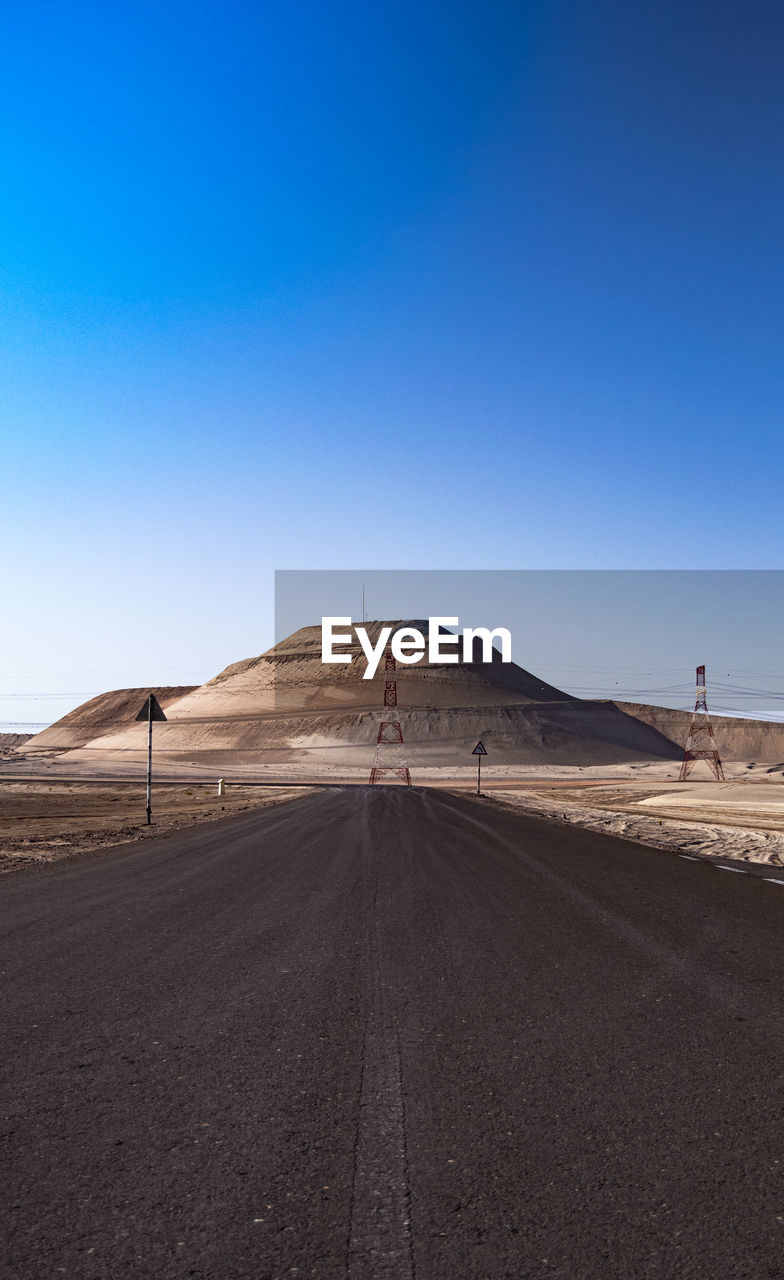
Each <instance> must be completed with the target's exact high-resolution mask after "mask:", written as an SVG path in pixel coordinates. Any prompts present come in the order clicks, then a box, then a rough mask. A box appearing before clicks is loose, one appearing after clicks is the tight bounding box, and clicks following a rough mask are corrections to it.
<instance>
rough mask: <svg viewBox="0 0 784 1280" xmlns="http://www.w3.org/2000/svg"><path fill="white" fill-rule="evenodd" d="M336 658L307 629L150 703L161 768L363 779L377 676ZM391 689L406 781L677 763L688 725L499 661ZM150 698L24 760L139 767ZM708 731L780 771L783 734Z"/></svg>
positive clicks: (117, 707)
mask: <svg viewBox="0 0 784 1280" xmlns="http://www.w3.org/2000/svg"><path fill="white" fill-rule="evenodd" d="M365 626H366V628H367V631H368V634H369V637H370V639H371V641H373V642H375V641H376V640H377V639H378V635H379V631H380V628H381V627H382V626H392V627H393V629H397V628H398V627H401V626H415V627H417V628H418V629H419V630H420V631H422V632H423V633H424V634H427V623H426V622H425V621H422V620H414V621H411V622H405V621H401V620H396V621H393V622H386V623H382V622H380V621H377V622H369V623H366V624H365ZM341 649H342V650H344V651H348V652H350V653H351V654H352V655H353V657H354V659H355V660H354V661H353V662H351V663H349V664H340V665H325V664H323V663H322V661H321V628H320V627H303V628H302V629H301V630H299V631H296V632H294V633H293V634H292V635H290V636H288V637H286V638H285V639H284V640H282V641H280V642H279V643H277V644H276V645H274V646H273V647H272V648H271V649H269V650H268V651H267V652H266V653H262V654H260V655H258V656H257V657H254V658H248V659H245V660H244V661H241V662H236V663H232V664H231V665H230V666H228V667H226V669H225V670H224V671H222V672H220V673H219V674H218V675H217V676H215V677H214V678H213V679H212V680H208V681H207V682H206V684H203V685H201V686H199V687H198V688H190V687H185V686H183V687H179V688H167V689H163V690H156V691H155V692H156V693H157V696H158V698H159V700H160V701H161V704H162V705H163V706H164V708H165V710H166V714H167V721H166V723H162V724H159V725H156V728H155V754H156V758H157V759H158V760H159V761H160V762H161V763H166V762H168V763H171V764H172V765H173V766H177V765H184V764H188V765H191V764H203V765H209V766H211V767H212V766H214V767H215V768H217V769H221V770H228V769H251V770H253V769H257V768H258V769H264V770H265V771H268V770H270V769H273V770H274V769H278V768H281V769H283V770H285V771H286V772H287V773H288V772H290V771H291V770H292V769H296V770H297V771H300V770H304V771H307V770H308V769H313V770H316V771H318V772H322V771H327V772H332V773H338V774H339V773H340V772H341V770H349V771H354V770H363V769H365V768H369V765H370V762H371V760H372V756H373V749H374V745H375V741H376V736H377V733H378V726H379V723H380V720H381V719H382V715H384V681H385V678H386V677H385V671H384V663H383V662H382V663H381V664H380V666H379V670H378V672H377V673H376V675H375V676H374V678H373V679H372V680H364V679H363V678H362V675H363V672H364V670H365V663H364V655H362V652H361V648H360V646H359V643H358V642H357V643H355V644H353V645H346V646H341ZM360 659H361V661H360ZM395 678H396V682H397V700H398V705H397V717H398V718H399V719H400V721H401V724H402V725H403V732H404V735H405V740H406V747H407V753H408V758H409V763H410V765H411V766H412V768H414V769H415V768H416V767H417V766H420V767H427V766H441V767H443V766H451V765H455V764H464V763H465V762H466V760H470V752H471V749H472V747H473V745H474V743H475V742H476V740H477V738H480V737H481V738H482V739H483V741H484V742H485V746H486V747H487V749H488V751H490V752H491V754H492V757H493V760H494V762H496V763H498V764H506V765H527V764H531V765H533V764H564V765H566V764H569V765H611V764H619V763H624V762H627V761H639V760H657V759H658V760H673V761H675V760H677V759H679V758H680V757H681V755H682V752H683V743H684V741H685V734H686V730H687V728H688V723H689V713H688V712H678V711H667V710H665V709H663V708H657V707H645V706H640V705H637V704H624V703H614V702H611V701H591V700H584V699H580V698H576V697H574V696H573V695H570V694H568V693H566V692H564V691H563V690H560V689H557V688H555V687H554V686H553V685H550V684H548V683H547V682H546V681H543V680H541V679H539V677H537V676H536V675H533V674H532V673H531V672H529V671H526V670H525V669H524V668H522V667H520V666H518V665H517V664H515V663H504V662H502V661H501V659H500V655H499V654H495V655H494V658H493V661H492V662H490V663H482V662H479V661H475V662H463V661H462V659H461V660H460V661H459V662H458V663H457V664H454V665H448V666H444V665H441V664H430V663H429V662H428V661H427V658H426V656H425V657H424V658H423V659H422V660H421V661H420V662H419V663H417V664H416V665H411V666H402V665H400V664H398V667H397V670H396V672H395ZM149 692H150V690H119V691H115V692H114V693H111V694H104V695H102V696H101V697H100V698H97V699H92V700H91V701H90V702H89V703H86V704H85V705H84V706H83V707H80V708H78V709H77V710H76V711H74V712H71V713H70V715H68V716H65V717H63V719H62V720H61V721H58V723H57V724H56V725H52V726H51V728H50V729H47V730H45V731H44V733H42V734H38V735H37V736H36V737H35V738H32V739H31V740H30V741H29V742H28V743H26V744H24V745H23V746H22V747H21V748H20V751H21V752H22V753H24V754H32V753H36V752H40V751H52V750H58V751H61V752H63V751H65V752H67V753H68V754H67V758H68V759H69V760H70V761H72V762H74V763H77V762H82V763H84V762H86V761H88V760H89V761H90V762H91V763H93V764H94V763H97V762H99V761H100V762H102V763H107V764H108V763H110V762H112V761H113V762H115V763H121V762H125V761H132V760H135V759H136V758H137V757H138V758H141V757H142V755H143V753H144V750H145V743H146V738H145V734H146V728H145V726H144V725H143V724H137V723H135V721H134V717H135V715H136V712H137V711H138V708H139V707H140V706H141V704H142V703H143V701H144V699H145V698H146V696H147V694H148V693H149ZM386 718H389V715H388V713H387V714H386ZM714 725H715V728H716V732H717V735H718V736H719V749H720V750H721V751H722V754H723V755H724V756H725V757H726V758H727V759H733V758H734V759H750V758H754V759H758V760H775V761H779V760H782V759H784V725H776V724H768V723H767V722H760V721H749V720H731V721H730V720H725V719H724V718H722V717H715V718H714ZM751 746H753V747H754V748H755V749H754V750H748V748H749V747H751Z"/></svg>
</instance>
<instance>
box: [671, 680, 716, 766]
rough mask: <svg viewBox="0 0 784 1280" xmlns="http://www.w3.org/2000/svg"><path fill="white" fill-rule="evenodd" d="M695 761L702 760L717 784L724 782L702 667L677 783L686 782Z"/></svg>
mask: <svg viewBox="0 0 784 1280" xmlns="http://www.w3.org/2000/svg"><path fill="white" fill-rule="evenodd" d="M697 760H704V761H705V763H706V764H707V766H708V768H709V769H710V771H711V773H712V774H713V776H714V778H715V779H716V780H717V782H724V770H723V769H722V767H721V758H720V756H719V749H718V747H717V746H716V739H715V738H714V736H713V725H712V724H711V719H710V716H709V715H708V701H707V696H706V686H705V667H704V666H701V667H698V668H697V701H696V703H695V704H694V711H693V712H692V717H691V723H690V725H689V733H688V737H687V738H686V750H685V751H684V753H683V764H682V765H681V771H680V774H679V776H678V781H679V782H685V781H686V779H687V778H688V776H689V774H690V773H691V771H692V769H693V768H694V765H695V763H696V761H697Z"/></svg>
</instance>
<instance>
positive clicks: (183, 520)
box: [0, 0, 784, 721]
mask: <svg viewBox="0 0 784 1280" xmlns="http://www.w3.org/2000/svg"><path fill="white" fill-rule="evenodd" d="M4 25H5V29H4V41H3V52H2V55H0V56H1V58H2V64H3V65H2V75H0V100H2V112H3V118H4V121H5V129H4V159H3V165H2V173H3V199H2V201H0V243H1V244H2V246H3V249H2V259H1V261H0V325H1V326H2V335H3V336H2V343H1V344H0V359H1V361H2V365H1V371H2V386H3V410H2V422H3V437H4V444H3V458H4V462H5V466H4V468H3V470H4V476H5V481H4V485H3V509H4V516H5V528H6V534H7V537H8V538H10V540H11V543H12V546H13V554H12V555H11V556H10V557H6V566H5V569H6V584H5V588H4V599H5V603H6V610H7V615H8V617H9V618H10V619H11V620H12V625H11V626H10V627H6V628H4V635H3V650H4V655H3V667H4V671H5V672H6V673H7V678H4V679H3V680H2V681H0V685H4V686H5V687H0V695H3V694H6V693H7V694H10V693H15V694H17V695H18V694H19V693H21V692H27V691H30V692H37V693H39V694H40V695H41V696H42V697H43V696H44V695H46V696H51V695H52V694H53V693H57V694H59V695H62V696H63V698H65V697H66V695H67V694H69V693H74V694H75V693H76V692H78V693H79V694H81V693H83V692H85V691H98V690H100V689H102V688H105V687H107V685H108V686H111V685H112V684H115V685H123V684H129V683H137V682H138V683H144V682H146V681H147V680H152V681H162V680H163V679H164V678H166V679H169V678H171V679H175V676H176V678H177V679H178V680H179V679H182V680H200V679H204V678H206V677H208V676H209V675H212V674H214V672H215V671H216V670H218V669H219V668H220V667H222V666H223V665H225V664H226V663H228V662H230V661H233V660H235V659H238V658H240V657H244V656H248V655H249V654H251V653H255V652H259V651H260V650H261V649H263V648H265V647H266V646H267V645H268V644H270V643H271V642H272V629H273V619H272V612H273V571H274V570H275V569H276V568H313V569H335V568H352V567H361V566H363V565H367V564H370V565H376V566H379V567H384V566H386V567H393V568H397V567H399V568H412V567H421V566H423V565H429V566H433V567H436V568H478V567H485V566H486V567H492V568H564V567H568V568H578V569H579V568H598V567H615V568H682V567H694V566H706V567H712V568H738V567H748V568H752V567H753V568H761V567H778V566H779V565H780V561H781V553H780V543H781V538H780V531H779V525H780V515H779V512H780V505H781V500H780V496H779V490H780V487H781V485H780V480H781V457H782V443H781V441H782V432H781V425H782V424H781V401H782V397H781V390H782V373H781V368H782V361H781V351H782V284H783V283H784V281H783V276H784V263H783V261H782V239H781V225H782V213H783V212H784V199H783V197H784V166H782V163H781V158H782V146H781V139H782V137H783V136H784V88H783V87H782V85H783V83H784V81H783V79H782V75H781V61H782V49H783V48H784V11H783V10H782V9H781V7H780V6H778V5H775V4H773V3H764V2H763V3H760V4H755V5H754V6H752V7H748V6H745V5H742V4H740V3H729V2H728V0H718V3H712V4H708V3H702V0H699V2H698V0H683V2H682V3H678V4H676V3H671V2H670V0H664V3H655V4H654V3H642V4H634V5H629V4H628V3H625V2H623V0H598V2H597V3H596V4H591V5H584V4H580V3H577V2H576V0H572V2H571V3H566V2H564V0H560V2H559V0H555V2H554V3H528V4H526V3H519V2H518V3H500V2H492V0H491V2H490V3H485V4H482V5H479V4H475V3H459V2H458V3H448V4H447V3H433V2H425V3H423V4H416V5H415V4H413V3H408V2H407V0H404V2H402V3H396V4H395V5H391V4H379V5H372V6H368V5H365V4H359V3H340V2H338V3H332V4H330V5H324V4H316V3H312V2H311V3H301V4H299V5H296V6H282V5H271V4H270V5H268V4H253V5H251V4H239V3H222V4H221V5H220V6H219V5H218V4H215V3H199V2H198V0H197V2H196V3H189V4H187V5H186V4H184V3H181V4H175V3H170V2H168V0H163V3H158V4H155V5H152V4H150V3H141V4H137V5H136V6H134V7H133V8H132V9H117V8H111V7H109V8H104V9H101V8H99V7H98V6H95V5H93V4H86V3H83V2H82V3H80V2H79V0H74V3H73V4H71V5H70V6H63V5H60V4H54V3H49V4H42V3H36V2H35V0H32V2H31V3H29V4H26V5H25V6H22V5H19V4H17V5H13V6H11V7H10V8H9V9H8V10H7V12H6V15H5V24H4ZM691 665H692V661H691V658H689V660H688V666H689V667H690V666H691ZM61 672H68V673H70V672H73V673H78V682H79V683H78V690H77V687H76V685H75V684H74V685H73V688H71V687H70V686H71V684H72V683H73V680H72V677H71V675H67V676H65V677H63V676H61V675H60V674H58V673H61ZM132 672H136V673H138V676H139V678H138V681H137V680H136V679H133V680H132V679H130V678H129V677H130V674H131V673H132ZM30 673H32V678H35V680H36V689H35V690H33V689H31V688H30V679H31V675H30ZM542 674H546V673H542ZM47 681H48V683H46V682H47ZM44 685H45V687H43V686H44ZM66 686H67V687H66ZM79 700H80V698H76V697H74V698H73V700H72V701H73V702H74V703H75V702H77V701H79ZM23 705H24V707H25V708H26V714H20V713H19V712H18V711H17V710H14V709H15V708H17V707H22V706H23ZM37 706H38V709H39V712H40V713H39V714H37V715H34V714H32V708H33V704H32V703H29V704H28V703H24V704H23V703H22V702H21V701H20V700H19V699H18V698H15V699H14V701H13V702H12V703H11V702H3V701H2V696H0V715H2V714H5V710H8V711H9V715H8V718H9V720H24V719H30V720H36V721H45V720H47V719H52V718H54V715H55V714H57V713H59V711H61V710H64V709H65V703H64V702H63V703H58V704H56V705H55V704H51V705H50V704H46V708H44V704H43V703H42V702H39V703H38V704H37ZM12 710H13V714H11V711H12ZM50 711H51V712H52V714H50Z"/></svg>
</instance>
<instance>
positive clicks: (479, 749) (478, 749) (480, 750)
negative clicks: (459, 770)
mask: <svg viewBox="0 0 784 1280" xmlns="http://www.w3.org/2000/svg"><path fill="white" fill-rule="evenodd" d="M471 755H472V756H476V757H477V761H476V794H477V795H479V788H480V786H481V784H482V756H486V755H487V749H486V747H485V744H484V743H483V741H482V739H481V738H480V739H479V741H478V742H477V744H476V746H475V747H474V749H473V751H472V752H471Z"/></svg>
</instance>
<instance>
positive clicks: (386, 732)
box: [370, 653, 411, 787]
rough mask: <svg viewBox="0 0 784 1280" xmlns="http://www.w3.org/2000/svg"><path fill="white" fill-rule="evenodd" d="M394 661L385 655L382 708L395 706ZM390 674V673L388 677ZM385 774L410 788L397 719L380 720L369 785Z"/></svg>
mask: <svg viewBox="0 0 784 1280" xmlns="http://www.w3.org/2000/svg"><path fill="white" fill-rule="evenodd" d="M395 669H396V664H395V659H394V656H393V654H391V653H388V654H387V660H386V665H385V667H384V706H385V707H396V706H397V680H396V678H395V674H394V672H395ZM390 673H392V674H391V675H390ZM386 774H392V776H393V777H396V778H400V779H401V781H403V782H405V784H406V786H407V787H410V786H411V774H410V773H409V771H408V761H407V759H406V744H405V742H404V741H403V729H402V727H401V724H400V721H399V720H397V719H394V720H393V719H391V718H390V719H389V720H382V721H381V724H380V725H379V727H378V737H377V738H376V754H375V756H374V757H373V767H372V769H371V770H370V781H371V783H374V782H380V781H381V779H382V778H383V777H384V776H385V775H386Z"/></svg>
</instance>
